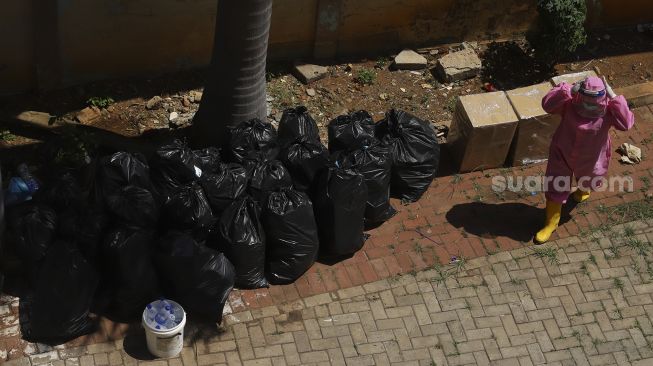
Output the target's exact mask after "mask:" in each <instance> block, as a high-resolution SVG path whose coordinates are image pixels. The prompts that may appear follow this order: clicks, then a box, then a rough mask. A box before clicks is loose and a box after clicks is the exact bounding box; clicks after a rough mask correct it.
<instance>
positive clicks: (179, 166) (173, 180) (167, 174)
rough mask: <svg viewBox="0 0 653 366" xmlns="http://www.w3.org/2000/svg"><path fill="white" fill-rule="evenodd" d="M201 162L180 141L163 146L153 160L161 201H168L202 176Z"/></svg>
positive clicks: (152, 167) (153, 176) (154, 175)
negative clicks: (181, 188)
mask: <svg viewBox="0 0 653 366" xmlns="http://www.w3.org/2000/svg"><path fill="white" fill-rule="evenodd" d="M200 166H201V161H200V160H199V159H198V158H197V155H195V153H194V152H193V151H192V150H191V149H189V148H188V146H186V144H185V143H183V142H182V141H180V140H174V141H173V142H172V143H170V144H168V145H164V146H161V147H160V148H159V149H158V150H157V151H156V154H155V156H154V158H153V159H152V164H151V176H152V183H153V184H154V187H155V189H156V190H157V193H158V194H159V196H160V199H161V200H163V201H166V200H167V199H168V198H169V196H170V194H171V193H172V192H173V191H175V190H176V189H177V188H179V187H180V186H183V185H184V184H187V183H190V182H192V181H195V180H197V179H198V178H199V177H200V176H201V175H202V169H201V168H200Z"/></svg>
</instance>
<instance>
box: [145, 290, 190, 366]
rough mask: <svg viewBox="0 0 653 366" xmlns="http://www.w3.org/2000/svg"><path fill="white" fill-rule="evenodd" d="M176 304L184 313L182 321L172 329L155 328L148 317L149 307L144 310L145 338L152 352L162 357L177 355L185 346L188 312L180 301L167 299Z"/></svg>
mask: <svg viewBox="0 0 653 366" xmlns="http://www.w3.org/2000/svg"><path fill="white" fill-rule="evenodd" d="M166 301H168V302H169V303H171V304H173V305H174V306H179V308H180V309H181V311H182V313H183V318H182V320H181V323H179V324H178V325H177V326H176V327H174V328H172V329H166V330H161V329H155V328H153V327H152V326H150V325H149V324H148V323H147V321H145V319H146V315H147V309H145V310H143V320H142V322H143V328H145V340H146V341H147V349H148V350H149V351H150V353H151V354H153V355H154V356H157V357H162V358H171V357H177V355H179V353H181V349H182V348H183V347H184V326H185V325H186V312H184V309H183V308H182V307H181V305H179V304H178V303H176V302H174V301H172V300H166Z"/></svg>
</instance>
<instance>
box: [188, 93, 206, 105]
mask: <svg viewBox="0 0 653 366" xmlns="http://www.w3.org/2000/svg"><path fill="white" fill-rule="evenodd" d="M202 94H203V93H202V92H201V91H196V90H192V91H191V92H190V93H188V99H189V100H190V101H191V102H193V103H199V102H201V101H202Z"/></svg>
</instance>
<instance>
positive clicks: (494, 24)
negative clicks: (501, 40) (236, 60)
mask: <svg viewBox="0 0 653 366" xmlns="http://www.w3.org/2000/svg"><path fill="white" fill-rule="evenodd" d="M49 1H50V2H51V3H50V2H49V3H48V4H53V5H49V7H50V8H51V9H46V10H44V9H43V8H42V7H38V8H36V10H33V8H32V6H31V4H32V3H37V0H31V1H30V0H7V1H5V2H3V3H2V4H1V5H0V6H2V12H0V47H1V48H0V49H2V50H3V52H2V53H1V54H0V94H7V93H16V92H22V91H25V90H29V89H34V88H37V87H38V88H52V87H60V86H67V85H73V84H78V83H84V82H88V81H92V80H99V79H105V78H122V77H133V76H141V77H148V76H152V75H156V74H160V73H164V72H171V71H176V70H180V69H187V68H193V67H200V66H204V65H206V64H207V63H208V62H209V57H210V53H211V45H212V42H213V40H212V38H213V26H214V22H215V9H216V3H217V1H216V0H49ZM534 4H535V1H534V0H527V1H524V0H275V1H274V9H273V19H272V29H271V35H270V51H269V53H270V58H271V59H297V58H305V59H308V58H312V57H313V56H319V57H326V58H330V57H334V56H340V55H355V54H370V53H372V52H384V51H396V50H398V49H400V48H402V47H407V46H421V45H432V44H436V43H443V42H457V41H462V40H473V39H483V38H492V37H510V36H512V35H514V34H518V33H521V32H524V31H525V30H527V29H528V28H529V27H530V26H531V25H532V24H533V20H534V19H535V17H536V11H535V5H534ZM588 5H589V8H590V21H589V24H590V25H592V26H598V25H623V24H633V23H637V22H645V21H653V1H651V0H588ZM50 11H51V12H52V14H50V13H48V12H50ZM35 13H36V14H35ZM35 19H36V20H35ZM51 19H56V21H54V22H52V21H50V20H51ZM44 20H45V22H44ZM44 23H45V24H44ZM234 31H237V30H234ZM35 40H36V42H35ZM43 48H47V49H46V50H43ZM35 50H36V51H35ZM35 64H37V65H38V66H39V67H38V70H40V72H39V74H38V77H37V76H36V71H35V70H36V69H37V68H36V67H35V66H34V65H35Z"/></svg>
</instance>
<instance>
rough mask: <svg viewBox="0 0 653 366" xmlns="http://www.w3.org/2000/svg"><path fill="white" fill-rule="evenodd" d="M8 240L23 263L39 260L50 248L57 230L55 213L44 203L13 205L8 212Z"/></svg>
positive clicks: (30, 263) (32, 262)
mask: <svg viewBox="0 0 653 366" xmlns="http://www.w3.org/2000/svg"><path fill="white" fill-rule="evenodd" d="M7 218H8V221H9V232H10V235H9V237H10V240H9V242H10V243H12V245H13V246H14V250H15V252H16V254H17V255H18V257H19V258H20V259H21V261H23V262H24V263H25V264H28V265H32V264H34V263H36V262H38V261H40V260H41V259H42V258H43V257H44V256H45V255H46V254H47V252H48V250H49V249H50V246H51V245H52V241H53V240H54V238H55V235H56V230H57V214H56V213H55V211H54V210H53V209H51V208H50V207H48V206H46V205H42V204H36V203H32V202H27V203H23V204H21V205H18V206H15V207H13V208H12V209H11V210H10V211H9V212H8V217H7Z"/></svg>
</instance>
